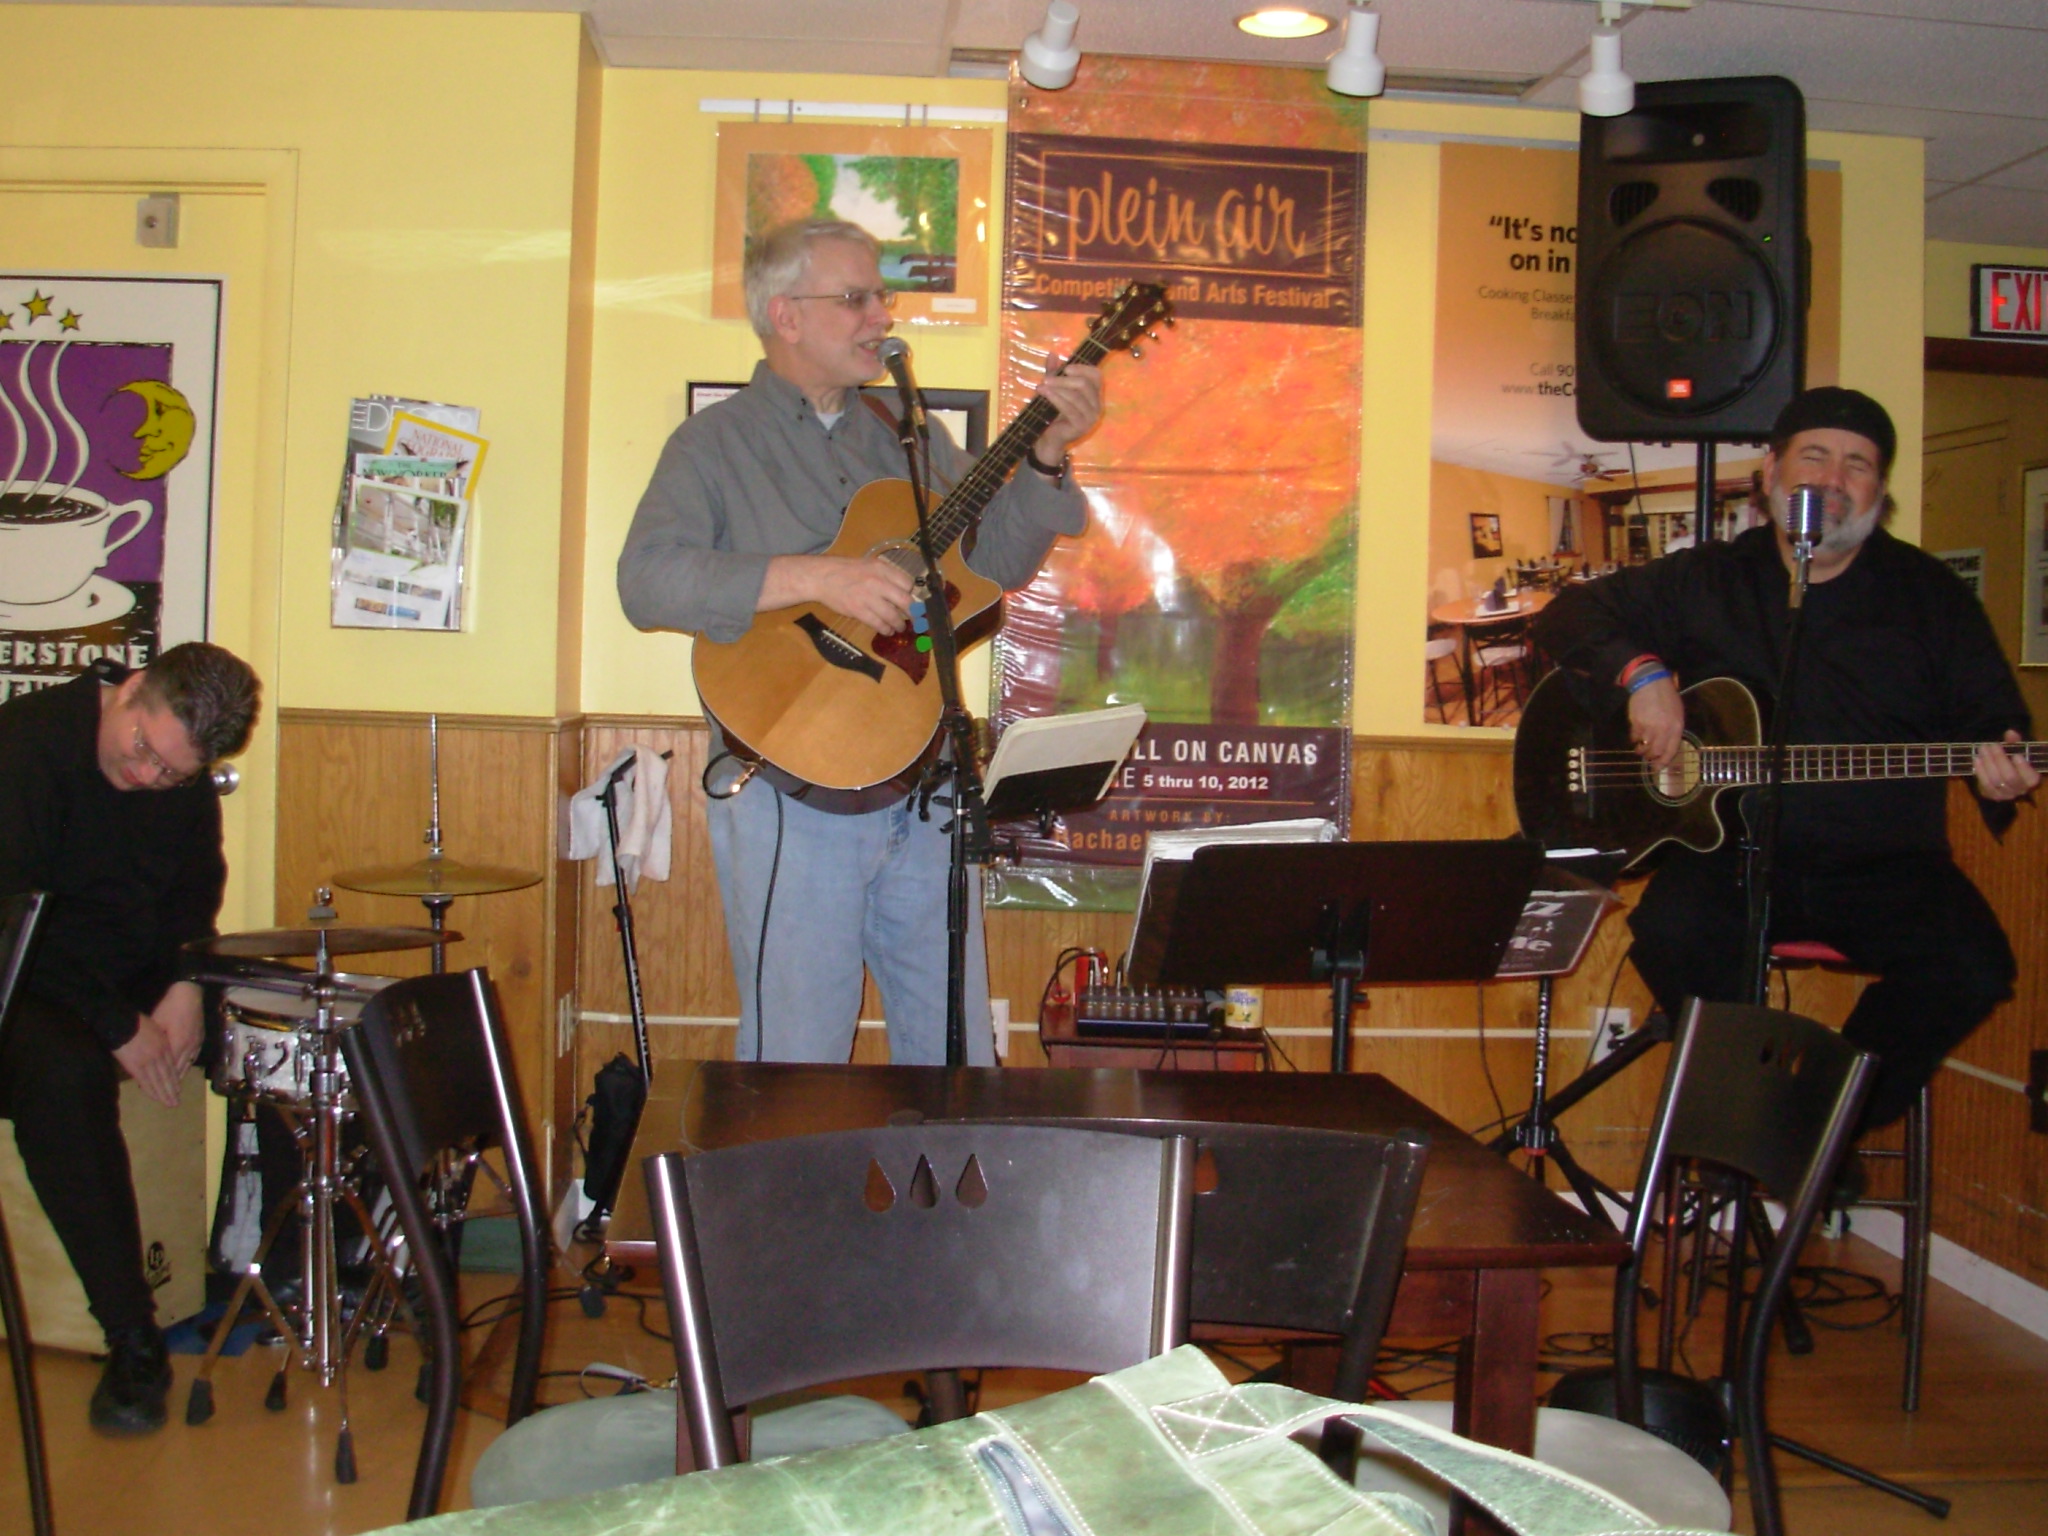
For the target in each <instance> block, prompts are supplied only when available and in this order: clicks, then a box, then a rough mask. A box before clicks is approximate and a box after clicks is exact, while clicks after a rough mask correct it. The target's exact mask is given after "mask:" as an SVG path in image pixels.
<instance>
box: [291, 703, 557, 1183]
mask: <svg viewBox="0 0 2048 1536" xmlns="http://www.w3.org/2000/svg"><path fill="white" fill-rule="evenodd" d="M279 723H280V740H279V744H278V813H277V922H278V924H279V925H280V926H282V927H298V926H300V925H301V924H303V923H304V921H305V917H306V909H307V907H308V906H309V905H310V904H311V902H312V898H313V892H314V889H315V888H316V887H319V886H329V887H332V888H333V890H334V905H335V909H336V910H337V911H338V912H339V913H340V916H341V921H342V922H343V923H345V924H349V925H358V924H384V923H402V924H424V923H425V922H426V920H427V914H426V909H425V908H424V907H422V906H421V905H420V903H419V902H417V901H414V900H410V899H407V898H404V897H396V896H366V895H362V894H361V893H359V892H356V891H348V890H343V889H341V888H340V887H338V886H335V885H334V876H335V874H336V873H337V872H338V871H341V870H344V869H350V868H360V867H362V866H364V865H377V864H404V863H410V862H411V861H412V860H414V859H419V858H423V857H425V855H426V851H427V849H426V843H425V841H424V836H425V832H426V829H427V823H428V819H429V810H430V799H431V795H430V788H429V776H428V751H427V717H426V716H425V715H423V714H422V715H415V714H380V713H369V712H362V711H350V710H312V709H287V710H283V711H280V717H279ZM580 731H581V722H580V721H579V720H573V719H572V720H549V719H525V718H515V717H506V716H490V715H442V716H441V717H440V739H441V831H442V846H443V848H444V849H445V850H446V854H447V856H448V857H449V858H451V859H456V860H459V861H461V862H463V863H467V864H501V865H511V866H514V867H516V868H520V869H530V870H534V871H536V872H538V873H540V874H541V875H542V879H541V881H540V883H539V884H537V885H533V886H529V887H527V888H526V889H525V890H521V891H509V892H504V893H501V894H497V895H491V896H474V897H470V896H465V897H462V898H460V899H458V900H457V901H456V902H455V903H454V904H453V905H452V906H451V907H450V908H449V911H448V926H449V927H450V928H451V929H454V930H456V931H458V932H460V933H461V934H463V936H464V938H463V942H462V943H460V944H456V945H452V946H450V948H449V952H448V964H449V968H450V969H459V968H466V967H469V966H477V965H481V966H486V967H488V968H489V970H490V973H491V978H492V980H493V981H495V982H496V983H497V986H498V992H499V996H500V998H501V999H502V1001H503V1005H504V1010H505V1020H506V1025H507V1027H508V1029H509V1031H510V1033H511V1036H512V1044H513V1052H514V1056H515V1060H516V1065H517V1068H518V1072H519V1086H520V1092H521V1094H522V1096H523V1097H524V1099H525V1101H526V1109H527V1116H528V1123H529V1125H530V1126H531V1127H532V1131H533V1136H534V1143H535V1151H536V1153H537V1155H539V1156H540V1157H541V1158H542V1160H543V1162H544V1163H552V1164H554V1165H555V1166H556V1171H557V1172H558V1173H559V1171H560V1169H561V1168H565V1167H566V1165H567V1141H566V1138H565V1137H562V1136H560V1135H558V1134H557V1132H558V1129H566V1122H565V1121H563V1120H561V1119H560V1108H561V1105H562V1104H563V1102H564V1101H565V1098H566V1096H567V1091H568V1084H567V1082H566V1081H563V1082H561V1083H560V1085H559V1086H558V1079H566V1078H567V1076H568V1074H567V1073H566V1071H563V1072H558V1070H557V1064H556V1060H555V1052H556V1044H557V1039H558V1032H557V1028H556V1020H557V1007H556V1000H557V998H558V997H564V994H567V993H568V992H569V991H570V989H571V978H573V976H574V975H575V949H574V936H575V932H576V924H575V914H574V910H573V904H574V902H575V897H576V889H577V886H576V878H575V874H574V871H573V869H571V868H570V867H568V866H566V865H564V864H559V863H558V862H557V859H556V848H555V823H556V807H557V805H558V804H559V803H560V801H559V799H558V795H559V794H561V793H566V790H567V789H571V788H574V783H575V779H576V775H577V773H578V771H579V770H580V767H581V762H580V754H579V748H578V739H579V736H580ZM346 964H347V968H348V969H351V970H357V971H365V972H373V973H379V974H385V975H395V976H410V975H417V974H419V973H420V972H423V971H425V970H426V969H427V968H428V965H429V956H428V952H427V951H426V950H414V951H408V952H400V953H396V954H388V955H368V956H363V957H361V958H360V959H351V960H350V961H348V962H347V963H346ZM569 1006H571V1004H570V1002H569V1000H568V999H566V998H564V1008H565V1010H566V1009H567V1008H568V1007H569ZM567 1033H568V1032H567V1031H566V1030H564V1031H562V1032H561V1037H562V1039H563V1042H564V1043H565V1044H566V1037H567ZM569 1102H573V1100H569ZM556 1142H560V1143H561V1145H560V1146H559V1147H557V1146H555V1143H556Z"/></svg>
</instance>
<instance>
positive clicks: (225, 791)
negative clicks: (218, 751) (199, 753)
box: [206, 763, 242, 795]
mask: <svg viewBox="0 0 2048 1536" xmlns="http://www.w3.org/2000/svg"><path fill="white" fill-rule="evenodd" d="M206 776H207V777H208V778H210V779H212V780H213V792H214V793H215V794H217V795H232V794H233V793H234V792H235V791H236V790H238V789H240V788H241V787H242V770H241V769H239V768H237V767H236V766H235V765H234V764H233V763H215V764H214V765H213V766H212V767H211V768H209V769H207V770H206Z"/></svg>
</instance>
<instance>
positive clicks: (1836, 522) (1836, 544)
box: [1771, 486, 1891, 555]
mask: <svg viewBox="0 0 2048 1536" xmlns="http://www.w3.org/2000/svg"><path fill="white" fill-rule="evenodd" d="M1822 494H1823V496H1824V497H1825V498H1826V502H1827V531H1826V532H1825V533H1823V534H1822V535H1821V537H1820V542H1819V543H1818V544H1816V545H1815V546H1814V551H1815V553H1825V554H1830V555H1846V554H1852V553H1854V552H1855V551H1856V550H1859V549H1861V548H1862V547H1863V544H1864V541H1865V540H1867V539H1868V538H1869V537H1870V536H1871V534H1873V533H1875V532H1876V531H1877V525H1878V524H1879V523H1881V522H1883V521H1884V515H1885V513H1886V512H1887V511H1888V510H1890V506H1891V498H1890V497H1889V496H1887V495H1886V494H1885V492H1884V488H1883V487H1882V486H1880V487H1879V488H1878V492H1877V494H1876V495H1875V496H1873V497H1871V498H1870V505H1869V506H1867V507H1863V508H1861V509H1858V508H1856V507H1854V506H1853V505H1851V504H1850V502H1849V500H1848V498H1847V497H1845V496H1843V495H1842V494H1841V493H1840V492H1839V491H1825V492H1823V493H1822ZM1789 501H1790V492H1789V491H1788V490H1787V489H1786V488H1785V487H1782V486H1781V487H1779V488H1778V489H1777V490H1775V491H1773V492H1771V515H1772V516H1773V517H1775V518H1776V519H1777V520H1778V526H1779V527H1780V528H1783V527H1784V526H1785V516H1786V511H1787V507H1788V503H1789ZM1845 507H1846V508H1848V510H1847V511H1844V510H1842V509H1843V508H1845Z"/></svg>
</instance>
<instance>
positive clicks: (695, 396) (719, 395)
mask: <svg viewBox="0 0 2048 1536" xmlns="http://www.w3.org/2000/svg"><path fill="white" fill-rule="evenodd" d="M746 387H747V385H746V381H745V380H744V379H742V380H740V381H739V382H738V383H736V384H735V383H729V382H726V381H724V380H719V381H717V382H712V383H700V382H698V381H697V380H694V379H693V380H691V382H690V386H689V406H690V409H689V414H690V415H692V416H694V415H696V414H697V413H698V412H699V411H701V410H703V409H704V407H705V406H707V405H716V404H718V402H719V401H721V400H723V399H725V397H726V396H728V395H736V394H738V393H739V392H740V391H741V390H743V389H745V388H746Z"/></svg>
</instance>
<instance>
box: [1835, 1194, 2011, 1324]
mask: <svg viewBox="0 0 2048 1536" xmlns="http://www.w3.org/2000/svg"><path fill="white" fill-rule="evenodd" d="M1849 1230H1850V1231H1851V1232H1853V1233H1855V1234H1856V1236H1858V1237H1860V1238H1862V1239H1863V1240H1864V1241H1865V1242H1866V1243H1869V1244H1870V1245H1871V1247H1873V1248H1877V1249H1880V1250H1881V1251H1883V1252H1885V1253H1888V1254H1890V1255H1891V1256H1892V1257H1893V1258H1895V1259H1896V1258H1898V1257H1900V1255H1901V1254H1903V1253H1904V1252H1905V1247H1906V1219H1905V1217H1904V1216H1903V1215H1901V1214H1900V1213H1899V1212H1897V1211H1886V1210H1852V1211H1850V1212H1849ZM1928 1248H1929V1255H1928V1266H1927V1268H1928V1273H1929V1274H1931V1275H1932V1276H1933V1277H1934V1278H1935V1279H1937V1280H1939V1281H1940V1282H1941V1283H1942V1284H1943V1285H1946V1286H1948V1287H1950V1288H1951V1289H1953V1290H1957V1291H1960V1292H1962V1293H1963V1295H1965V1296H1967V1297H1969V1298H1970V1300H1972V1301H1974V1302H1978V1303H1980V1304H1981V1305H1983V1306H1987V1307H1989V1308H1990V1309H1991V1310H1992V1311H1994V1312H1996V1313H1997V1314H1998V1315H1999V1316H2000V1317H2002V1318H2004V1319H2005V1320H2006V1321H2007V1322H2009V1323H2014V1324H2017V1325H2018V1326H2019V1327H2021V1328H2024V1329H2026V1330H2027V1332H2029V1333H2031V1334H2033V1335H2034V1336H2035V1337H2036V1338H2040V1339H2048V1290H2044V1289H2043V1288H2042V1287H2040V1286H2038V1285H2035V1284H2034V1283H2033V1282H2032V1281H2031V1280H2026V1279H2023V1278H2021V1277H2020V1276H2018V1275H2016V1274H2014V1273H2013V1272H2012V1271H2011V1270H2009V1269H2003V1268H2001V1267H1999V1266H1998V1265H1996V1264H1994V1263H1992V1262H1991V1261H1990V1260H1989V1259H1982V1258H1979V1257H1978V1256H1977V1255H1976V1254H1974V1253H1972V1252H1970V1250H1969V1249H1967V1248H1965V1247H1963V1246H1962V1244H1960V1243H1955V1242H1951V1241H1950V1240H1949V1239H1947V1238H1945V1237H1943V1236H1942V1235H1941V1234H1940V1233H1939V1232H1937V1233H1935V1234H1934V1239H1933V1241H1932V1242H1931V1243H1930V1244H1929V1245H1928Z"/></svg>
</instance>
